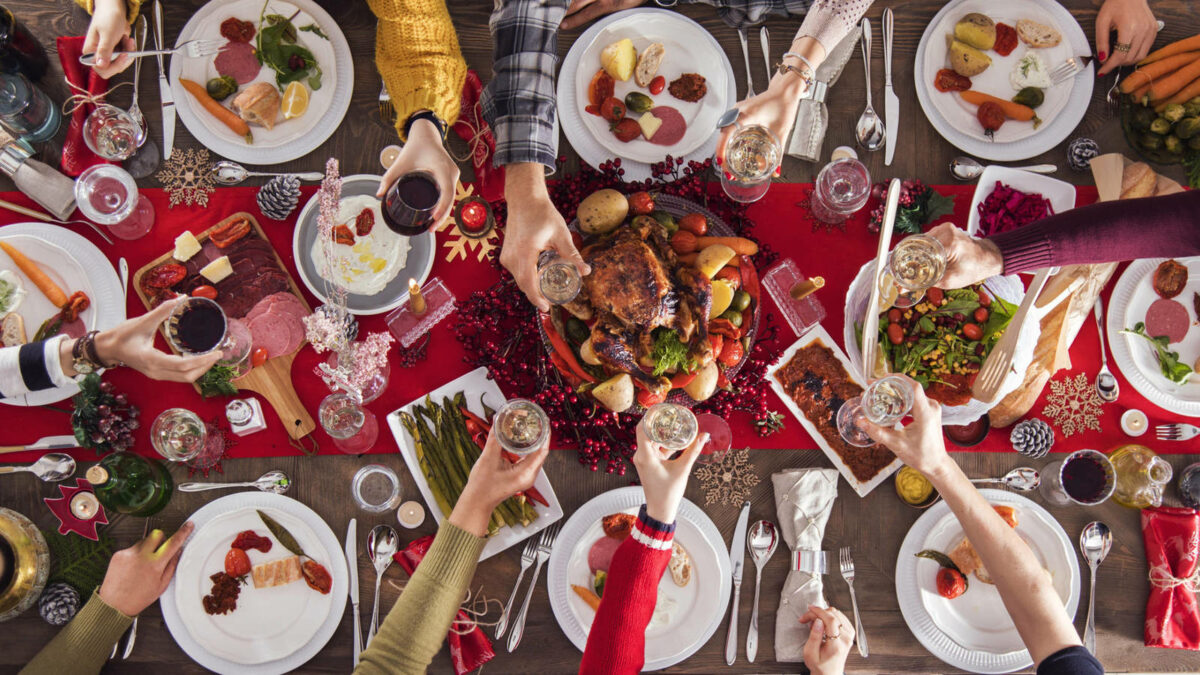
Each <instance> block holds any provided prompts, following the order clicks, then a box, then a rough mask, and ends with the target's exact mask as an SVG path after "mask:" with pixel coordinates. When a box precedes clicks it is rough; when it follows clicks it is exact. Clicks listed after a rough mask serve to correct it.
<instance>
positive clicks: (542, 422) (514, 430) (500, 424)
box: [494, 398, 550, 456]
mask: <svg viewBox="0 0 1200 675" xmlns="http://www.w3.org/2000/svg"><path fill="white" fill-rule="evenodd" d="M494 426H495V428H496V439H497V440H498V441H500V446H501V447H503V448H504V449H505V450H507V451H509V452H511V453H512V454H514V455H517V456H522V455H528V454H529V453H531V452H534V451H536V450H537V449H538V448H540V447H542V443H545V442H546V439H547V438H549V437H550V416H549V415H547V414H546V411H545V410H543V409H542V406H540V405H538V404H536V403H534V402H533V401H530V400H527V399H523V398H514V399H512V400H510V401H508V402H507V403H505V404H504V405H503V406H501V407H500V410H498V411H496V421H495V424H494Z"/></svg>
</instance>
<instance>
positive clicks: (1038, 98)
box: [1012, 87, 1046, 108]
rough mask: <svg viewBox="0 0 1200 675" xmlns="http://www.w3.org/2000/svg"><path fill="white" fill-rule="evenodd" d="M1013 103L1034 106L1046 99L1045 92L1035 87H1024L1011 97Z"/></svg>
mask: <svg viewBox="0 0 1200 675" xmlns="http://www.w3.org/2000/svg"><path fill="white" fill-rule="evenodd" d="M1012 100H1013V103H1020V104H1021V105H1027V106H1029V107H1030V108H1036V107H1038V106H1039V105H1041V104H1042V102H1043V101H1045V100H1046V94H1045V93H1043V92H1042V90H1041V89H1038V88H1037V87H1025V88H1024V89H1022V90H1021V91H1018V92H1017V95H1016V96H1014V97H1013V98H1012Z"/></svg>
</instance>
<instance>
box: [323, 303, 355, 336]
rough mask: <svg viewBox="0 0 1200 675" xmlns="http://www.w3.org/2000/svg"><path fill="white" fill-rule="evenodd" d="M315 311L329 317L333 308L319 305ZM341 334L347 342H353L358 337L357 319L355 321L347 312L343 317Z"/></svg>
mask: <svg viewBox="0 0 1200 675" xmlns="http://www.w3.org/2000/svg"><path fill="white" fill-rule="evenodd" d="M316 311H318V312H320V313H322V314H325V315H327V316H329V317H332V316H333V308H332V307H330V306H329V305H321V306H320V307H317V310H316ZM342 333H343V334H344V335H345V336H346V341H347V342H354V340H355V339H356V338H357V337H358V319H355V318H354V315H353V314H351V313H349V312H346V314H345V316H344V317H343V320H342Z"/></svg>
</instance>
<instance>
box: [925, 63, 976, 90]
mask: <svg viewBox="0 0 1200 675" xmlns="http://www.w3.org/2000/svg"><path fill="white" fill-rule="evenodd" d="M933 86H934V87H937V90H938V91H966V90H968V89H970V88H971V78H969V77H966V76H965V75H959V74H958V73H956V72H954V71H953V70H950V69H949V68H942V69H941V70H939V71H937V75H935V76H934V78H933Z"/></svg>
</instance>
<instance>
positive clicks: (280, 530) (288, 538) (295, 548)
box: [255, 509, 312, 558]
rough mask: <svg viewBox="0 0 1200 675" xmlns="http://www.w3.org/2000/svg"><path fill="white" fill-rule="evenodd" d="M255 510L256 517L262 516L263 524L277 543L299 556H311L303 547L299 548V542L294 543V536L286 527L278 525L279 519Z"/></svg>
mask: <svg viewBox="0 0 1200 675" xmlns="http://www.w3.org/2000/svg"><path fill="white" fill-rule="evenodd" d="M255 512H256V513H258V517H259V518H262V521H263V524H264V525H266V526H267V529H268V530H270V531H271V534H272V535H274V536H275V538H276V539H278V540H279V543H280V544H281V545H282V546H283V547H284V548H286V549H287V550H289V551H291V552H292V553H295V554H296V555H298V556H300V557H301V558H311V557H312V556H310V555H308V554H307V553H305V552H304V549H302V548H300V544H298V543H296V538H295V537H293V536H292V533H291V532H288V529H287V528H286V527H284V526H283V525H280V524H279V521H277V520H275V519H274V518H272V517H271V516H268V515H267V514H265V513H263V512H262V511H261V510H259V509H255Z"/></svg>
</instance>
